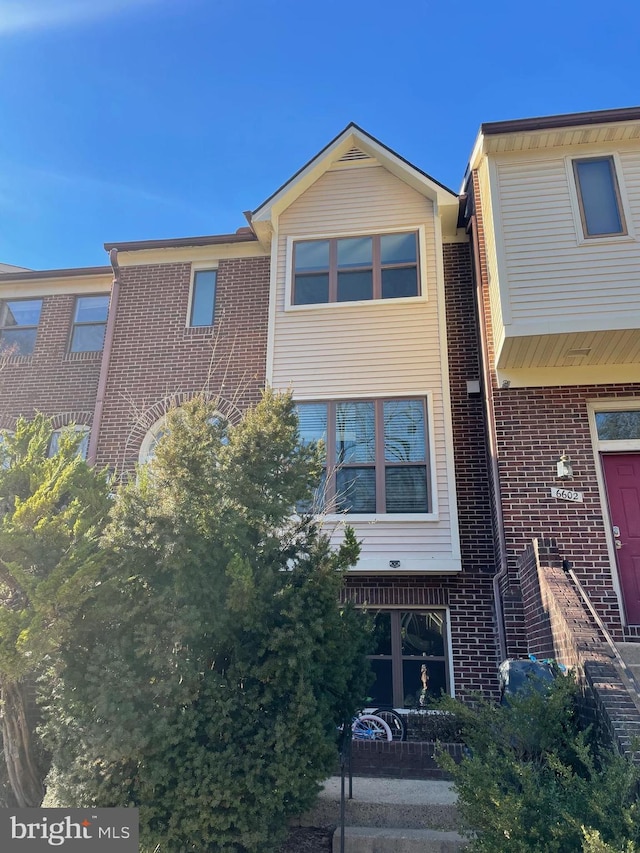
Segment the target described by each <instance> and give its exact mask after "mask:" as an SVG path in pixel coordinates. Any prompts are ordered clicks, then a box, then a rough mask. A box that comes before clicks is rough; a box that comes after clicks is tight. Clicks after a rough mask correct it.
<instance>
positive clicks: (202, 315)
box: [189, 270, 217, 326]
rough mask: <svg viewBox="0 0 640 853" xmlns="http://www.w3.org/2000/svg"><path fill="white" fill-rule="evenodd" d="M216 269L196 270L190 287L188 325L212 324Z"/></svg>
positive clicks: (214, 304)
mask: <svg viewBox="0 0 640 853" xmlns="http://www.w3.org/2000/svg"><path fill="white" fill-rule="evenodd" d="M216 277H217V270H196V271H195V272H194V274H193V286H192V289H191V312H190V315H189V325H190V326H213V318H214V316H215V307H216Z"/></svg>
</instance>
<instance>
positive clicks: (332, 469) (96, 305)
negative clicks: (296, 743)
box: [0, 109, 640, 707]
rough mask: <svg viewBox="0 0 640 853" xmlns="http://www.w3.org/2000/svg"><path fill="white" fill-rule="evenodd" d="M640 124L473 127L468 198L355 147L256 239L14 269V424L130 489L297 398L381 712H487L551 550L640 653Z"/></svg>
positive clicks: (330, 159)
mask: <svg viewBox="0 0 640 853" xmlns="http://www.w3.org/2000/svg"><path fill="white" fill-rule="evenodd" d="M639 135H640V110H637V109H627V110H615V111H608V112H605V113H588V114H579V115H571V116H555V117H549V118H546V119H536V120H520V121H513V122H504V123H493V124H485V125H483V126H482V128H481V131H480V134H479V136H478V139H477V142H476V145H475V147H474V149H473V152H472V156H471V160H470V163H469V168H468V170H467V174H466V177H465V182H464V186H463V190H462V192H461V193H460V194H458V193H456V192H453V191H452V190H450V189H448V188H446V187H444V186H443V185H442V184H440V183H439V182H438V181H436V180H434V179H433V178H431V177H430V176H429V175H428V174H426V173H424V172H422V171H421V170H420V169H418V168H416V167H415V166H413V165H412V164H410V163H408V162H407V161H406V160H404V159H403V158H402V157H401V156H399V155H398V154H396V153H395V152H393V151H391V150H390V149H389V148H387V147H386V146H385V145H383V144H382V143H381V142H379V141H378V140H376V139H375V138H373V137H372V136H370V135H369V134H368V133H366V132H365V131H364V130H362V129H361V128H359V127H357V126H356V125H349V126H348V127H347V128H345V130H344V131H343V132H342V133H340V134H339V135H338V136H337V137H335V138H334V139H333V140H332V141H331V142H329V143H328V145H326V146H325V148H323V149H322V150H321V151H320V152H319V154H318V155H317V156H316V157H314V158H313V159H312V160H310V161H309V162H308V163H307V164H306V165H305V166H303V167H302V168H301V169H300V170H299V171H298V172H296V173H295V175H294V176H293V177H292V178H291V179H290V180H289V181H287V182H286V183H285V184H284V185H283V186H282V187H280V188H279V189H277V190H276V191H275V192H274V193H273V195H272V196H270V198H268V199H267V200H265V201H264V202H263V203H262V204H260V205H259V206H258V207H257V208H256V209H255V210H254V211H253V212H252V213H251V214H249V215H248V220H249V225H248V226H244V227H242V228H240V229H239V230H238V231H237V232H236V233H233V234H223V235H214V236H208V237H207V236H204V237H194V238H178V239H172V240H150V241H144V242H141V241H139V242H135V243H108V244H106V249H107V251H108V253H109V254H108V256H109V265H108V266H105V267H98V268H90V269H67V270H53V271H42V272H41V271H38V272H33V271H26V270H19V269H16V268H7V265H4V266H3V268H2V269H0V300H1V301H2V302H1V304H2V313H1V314H0V345H1V346H2V348H3V351H4V354H3V356H2V369H1V370H0V392H1V393H0V428H5V429H11V428H12V426H13V424H14V423H15V418H16V417H17V416H18V415H20V414H25V415H30V414H32V413H33V412H34V411H36V410H39V411H43V412H44V413H45V414H47V415H50V416H51V417H53V419H54V426H55V427H56V428H57V429H58V428H62V427H63V426H65V425H67V424H74V425H75V428H76V429H81V430H83V431H85V432H86V451H87V454H88V458H89V459H90V460H91V461H95V462H97V463H98V464H108V465H109V466H111V467H112V468H113V469H114V470H116V471H118V472H125V471H129V470H131V469H132V468H133V466H134V465H135V464H136V463H138V462H144V461H145V459H147V458H149V455H150V454H152V453H153V447H154V444H155V442H156V441H157V439H158V437H159V436H160V435H161V434H162V430H163V419H164V416H165V414H166V412H167V410H168V409H169V408H170V407H172V406H176V405H180V404H181V403H183V402H184V401H185V400H187V399H189V398H190V397H191V396H193V395H194V394H198V393H205V394H206V395H208V396H209V397H210V398H211V399H214V400H216V401H217V404H218V406H219V407H220V410H221V413H222V414H224V415H225V417H229V418H230V419H234V418H236V417H238V416H239V415H240V413H241V412H242V411H243V410H244V409H245V408H246V407H247V406H249V405H251V404H253V403H254V402H256V401H257V399H258V398H259V395H260V391H261V389H262V388H263V387H264V386H265V384H269V385H271V386H273V387H274V388H276V389H281V390H291V391H292V393H293V395H294V398H295V400H296V402H297V405H298V412H299V418H300V433H301V439H302V440H303V441H311V440H316V439H323V441H324V445H325V448H326V460H325V461H326V464H325V472H324V476H323V480H322V483H321V484H320V486H319V488H318V492H317V494H316V496H315V501H316V505H317V507H316V508H317V509H318V511H319V512H321V513H322V518H323V522H322V523H323V525H324V527H325V530H326V531H327V533H328V534H329V535H330V536H331V537H332V538H333V540H334V541H338V540H339V538H340V536H341V534H342V529H343V527H344V525H345V524H346V523H348V524H350V525H352V526H353V527H354V528H355V531H356V534H357V536H358V538H359V539H360V540H361V541H362V555H361V560H360V562H359V564H358V565H357V566H356V567H355V568H354V569H353V570H352V571H351V572H350V574H349V577H348V579H347V585H346V591H345V595H346V596H347V597H349V598H350V599H351V600H353V601H355V602H356V603H357V604H358V605H359V606H366V607H367V608H369V610H370V611H371V612H372V613H374V615H375V626H376V644H377V645H376V648H375V650H374V653H373V654H372V664H373V668H374V671H375V673H376V676H377V678H376V682H375V685H374V687H373V688H372V692H373V696H372V704H373V705H376V706H378V707H379V706H381V705H393V706H395V707H412V706H416V705H418V703H419V701H420V696H421V695H422V696H423V697H424V693H423V692H422V691H423V689H424V686H425V684H426V685H427V695H428V696H433V697H435V696H436V695H438V694H439V693H440V692H442V691H446V692H449V693H452V694H463V693H466V692H468V691H472V690H483V691H486V692H489V693H492V692H495V690H496V688H497V682H496V675H495V674H496V665H497V663H498V661H499V660H500V659H501V658H503V657H506V656H507V655H511V656H522V655H526V654H527V652H528V651H529V650H531V649H532V648H533V646H534V645H535V643H534V642H533V637H534V634H535V633H536V631H537V630H538V626H537V624H536V623H535V619H532V616H531V613H532V607H531V602H530V601H529V600H528V599H530V598H531V594H532V593H531V591H530V590H529V588H528V586H527V584H526V583H523V582H522V579H523V577H524V574H523V568H522V567H523V563H522V560H523V554H525V553H526V552H527V549H529V548H530V547H531V543H532V540H536V539H537V540H544V541H545V542H551V541H553V543H554V544H553V547H554V548H555V549H556V551H557V556H558V558H559V559H562V560H566V561H567V563H569V562H570V563H571V564H572V566H573V567H574V571H575V573H576V575H577V576H579V578H580V580H581V582H582V584H583V587H584V590H585V592H586V594H587V596H588V597H589V599H590V601H591V603H592V606H593V607H594V609H595V610H596V612H597V614H598V618H600V619H601V620H602V621H603V624H604V625H605V626H606V628H607V630H608V631H609V632H610V634H611V636H612V637H613V638H614V639H615V640H617V641H622V640H626V641H627V642H633V641H634V640H636V639H638V640H640V592H639V590H640V556H639V555H640V551H639V550H638V543H639V542H640V497H639V495H638V492H639V485H640V462H639V461H638V460H640V393H639V389H640V333H639V331H638V329H639V327H640V288H639V287H638V272H637V271H638V261H639V260H640V258H639V252H638V243H637V240H636V231H637V230H638V229H640V222H639V221H638V220H639V218H640V152H639V148H638V137H639Z"/></svg>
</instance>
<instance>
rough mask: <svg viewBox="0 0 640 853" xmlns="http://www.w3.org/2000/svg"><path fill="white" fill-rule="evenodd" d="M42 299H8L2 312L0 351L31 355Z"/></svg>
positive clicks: (9, 353)
mask: <svg viewBox="0 0 640 853" xmlns="http://www.w3.org/2000/svg"><path fill="white" fill-rule="evenodd" d="M41 310H42V299H7V300H6V301H5V302H3V303H2V309H1V312H0V353H1V354H3V355H31V353H32V352H33V349H34V347H35V345H36V335H37V333H38V323H39V322H40V312H41Z"/></svg>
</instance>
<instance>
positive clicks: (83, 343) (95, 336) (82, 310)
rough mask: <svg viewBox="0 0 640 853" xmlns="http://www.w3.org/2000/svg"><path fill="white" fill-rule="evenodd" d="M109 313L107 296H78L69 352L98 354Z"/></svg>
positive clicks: (102, 342)
mask: <svg viewBox="0 0 640 853" xmlns="http://www.w3.org/2000/svg"><path fill="white" fill-rule="evenodd" d="M108 312H109V297H108V296H78V298H77V299H76V309H75V314H74V317H73V329H72V331H71V344H70V347H69V350H70V352H100V350H101V349H102V346H103V344H104V332H105V329H106V326H107V314H108Z"/></svg>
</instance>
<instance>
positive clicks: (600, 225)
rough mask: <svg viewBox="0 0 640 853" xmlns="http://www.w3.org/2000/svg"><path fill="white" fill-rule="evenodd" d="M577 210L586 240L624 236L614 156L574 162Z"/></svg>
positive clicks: (624, 226) (623, 219) (588, 158)
mask: <svg viewBox="0 0 640 853" xmlns="http://www.w3.org/2000/svg"><path fill="white" fill-rule="evenodd" d="M573 174H574V177H575V182H576V191H577V196H578V207H579V209H580V219H581V224H582V231H583V233H584V236H585V238H590V237H615V236H621V235H624V234H626V233H627V227H626V223H625V218H624V212H623V209H622V199H621V196H620V187H619V185H618V178H617V175H616V168H615V162H614V159H613V157H586V158H584V159H579V160H573Z"/></svg>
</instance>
